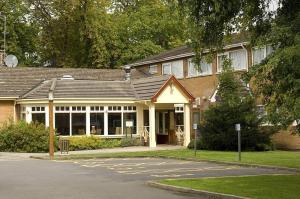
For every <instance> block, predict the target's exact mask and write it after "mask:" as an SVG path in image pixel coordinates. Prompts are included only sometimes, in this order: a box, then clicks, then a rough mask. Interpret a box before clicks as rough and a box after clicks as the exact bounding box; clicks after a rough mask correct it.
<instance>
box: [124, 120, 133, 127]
mask: <svg viewBox="0 0 300 199" xmlns="http://www.w3.org/2000/svg"><path fill="white" fill-rule="evenodd" d="M125 126H126V127H133V121H132V120H128V121H126V123H125Z"/></svg>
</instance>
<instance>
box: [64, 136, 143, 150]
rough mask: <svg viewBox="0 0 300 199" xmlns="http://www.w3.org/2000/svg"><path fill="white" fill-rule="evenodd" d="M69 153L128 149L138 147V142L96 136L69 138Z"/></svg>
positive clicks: (135, 140) (129, 139)
mask: <svg viewBox="0 0 300 199" xmlns="http://www.w3.org/2000/svg"><path fill="white" fill-rule="evenodd" d="M68 139H69V140H70V146H69V150H70V151H78V150H92V149H104V148H114V147H128V146H138V145H140V141H139V140H138V139H136V138H122V139H119V138H115V139H108V138H105V139H103V138H100V137H98V136H81V137H70V138H68Z"/></svg>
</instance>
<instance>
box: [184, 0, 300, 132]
mask: <svg viewBox="0 0 300 199" xmlns="http://www.w3.org/2000/svg"><path fill="white" fill-rule="evenodd" d="M179 2H180V4H181V8H182V10H184V11H186V13H187V17H188V19H189V27H190V29H189V32H190V35H191V36H192V38H193V39H192V44H191V45H192V46H193V47H194V48H195V51H196V58H197V59H201V56H202V52H203V49H205V48H209V49H220V48H221V47H222V46H223V45H224V44H225V43H226V41H227V40H228V39H230V35H231V34H232V33H234V32H240V33H242V32H247V33H248V34H249V35H250V38H251V39H250V40H251V44H252V46H256V45H266V44H271V45H272V46H273V47H275V51H274V53H273V54H272V55H271V57H270V58H268V59H266V60H264V61H263V62H262V63H261V64H260V65H257V66H255V67H252V68H251V71H250V73H249V74H248V78H247V80H248V81H250V79H251V78H252V79H255V81H254V83H255V86H254V87H255V88H256V89H255V93H256V94H257V95H262V96H263V99H264V103H265V105H266V109H267V111H268V120H269V121H270V122H272V123H273V124H274V125H280V126H282V127H287V126H289V125H291V124H292V123H293V122H294V121H295V120H296V121H297V126H298V128H297V130H298V132H299V131H300V128H299V125H300V122H299V118H300V105H299V104H300V102H299V100H300V91H299V90H300V84H299V79H300V75H299V71H300V70H299V68H300V65H299V41H300V40H299V38H300V35H299V33H300V28H299V27H300V3H299V1H294V0H279V1H278V5H277V9H275V10H270V9H269V7H270V5H271V4H272V5H275V4H276V1H270V0H268V1H265V0H255V1H253V0H228V1H221V0H179Z"/></svg>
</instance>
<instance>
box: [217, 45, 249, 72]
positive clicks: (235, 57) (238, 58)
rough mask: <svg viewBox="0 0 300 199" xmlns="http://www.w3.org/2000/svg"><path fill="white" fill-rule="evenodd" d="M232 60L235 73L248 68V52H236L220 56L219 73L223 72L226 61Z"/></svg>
mask: <svg viewBox="0 0 300 199" xmlns="http://www.w3.org/2000/svg"><path fill="white" fill-rule="evenodd" d="M226 58H227V59H230V60H231V64H232V67H233V69H234V70H235V71H239V70H246V69H247V66H248V61H247V51H246V50H244V49H242V50H235V51H229V52H226V53H223V54H219V55H218V72H222V70H223V63H224V60H225V59H226Z"/></svg>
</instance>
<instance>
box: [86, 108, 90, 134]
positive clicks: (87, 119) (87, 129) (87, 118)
mask: <svg viewBox="0 0 300 199" xmlns="http://www.w3.org/2000/svg"><path fill="white" fill-rule="evenodd" d="M90 112H91V107H90V106H87V107H86V113H85V125H86V126H85V133H86V135H87V136H90V135H91V128H90V126H91V119H90Z"/></svg>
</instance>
